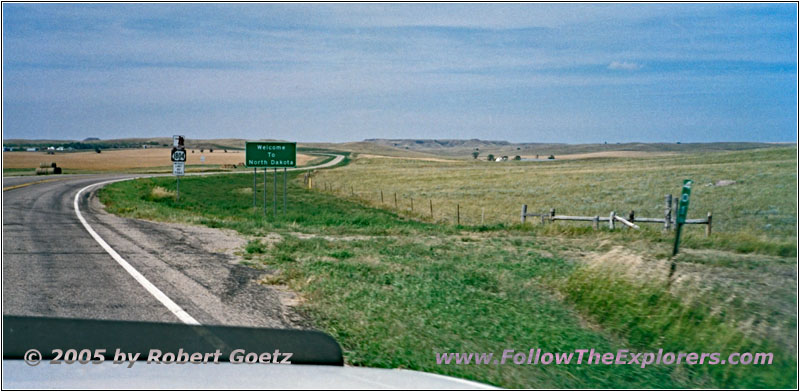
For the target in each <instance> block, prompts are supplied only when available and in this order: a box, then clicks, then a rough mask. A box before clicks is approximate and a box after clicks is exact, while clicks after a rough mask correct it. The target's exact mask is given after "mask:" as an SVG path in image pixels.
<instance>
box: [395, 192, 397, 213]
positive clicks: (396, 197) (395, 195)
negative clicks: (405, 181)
mask: <svg viewBox="0 0 800 392" xmlns="http://www.w3.org/2000/svg"><path fill="white" fill-rule="evenodd" d="M394 209H395V210H396V209H397V192H395V193H394Z"/></svg>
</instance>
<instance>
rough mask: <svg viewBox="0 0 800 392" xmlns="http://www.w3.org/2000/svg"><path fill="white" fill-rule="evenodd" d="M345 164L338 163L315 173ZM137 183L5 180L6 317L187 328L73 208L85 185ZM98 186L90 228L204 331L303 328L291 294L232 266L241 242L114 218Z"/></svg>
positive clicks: (82, 204) (87, 215)
mask: <svg viewBox="0 0 800 392" xmlns="http://www.w3.org/2000/svg"><path fill="white" fill-rule="evenodd" d="M342 159H343V157H341V156H337V158H336V159H334V160H333V161H331V162H328V163H326V164H324V165H320V166H317V167H315V168H319V167H326V166H332V165H335V164H337V163H339V162H340V161H341V160H342ZM303 169H304V170H305V169H308V168H303ZM131 177H133V176H132V175H124V174H104V175H72V176H48V177H46V178H42V177H8V178H4V179H3V187H4V191H3V261H2V266H3V314H5V315H21V316H47V317H67V318H87V319H108V320H134V321H156V322H173V323H174V322H181V320H180V319H179V318H178V317H177V316H176V315H175V313H174V312H173V311H170V309H168V308H167V307H166V306H165V305H164V303H163V301H159V300H158V299H157V298H156V296H154V295H153V293H152V291H148V290H147V289H146V288H145V287H144V286H143V285H142V284H141V283H140V282H139V281H137V280H136V279H135V278H134V277H133V276H132V275H131V273H129V272H128V271H127V270H126V269H125V268H123V267H122V266H121V265H120V264H119V263H118V262H117V261H115V260H114V259H113V258H112V256H111V255H110V254H109V252H107V250H106V249H104V248H103V247H102V246H101V244H100V243H99V242H98V241H97V240H96V239H95V238H93V237H92V236H91V235H90V233H89V232H88V231H87V229H86V228H85V227H84V225H83V224H82V223H81V222H80V220H79V218H78V216H77V214H76V211H75V208H74V206H73V204H74V202H75V196H76V194H77V193H78V192H79V191H80V190H81V189H83V188H84V187H87V186H89V185H92V184H97V183H100V182H103V181H107V180H114V179H123V178H131ZM26 184H29V185H26ZM20 185H23V186H20ZM98 188H99V186H94V187H90V188H89V189H87V190H86V191H85V192H83V193H82V194H81V197H80V198H79V200H78V206H79V209H80V212H81V215H82V216H83V217H84V219H85V220H86V222H87V223H88V224H89V225H90V226H91V228H92V229H93V230H94V231H95V232H96V233H97V234H98V235H99V236H100V237H101V238H102V239H103V240H104V241H105V242H106V243H107V244H108V245H109V246H110V247H111V248H113V250H114V251H116V252H117V253H118V254H119V255H120V256H121V257H122V258H124V260H125V261H127V263H129V264H130V266H132V267H133V268H134V269H135V270H136V271H138V272H139V273H141V275H143V276H144V277H145V278H146V279H147V280H148V281H149V282H151V283H152V285H154V286H155V287H157V288H158V289H159V290H160V291H161V292H163V294H164V295H166V296H167V297H168V298H169V299H170V300H172V301H173V302H174V303H175V304H177V305H178V306H179V307H180V308H181V309H182V310H184V311H185V312H186V313H188V314H189V315H191V317H192V318H194V319H195V320H197V321H198V322H199V323H201V324H216V325H242V326H254V327H273V328H306V325H305V321H304V319H303V317H301V316H300V315H298V314H296V313H295V312H294V311H293V310H292V308H291V307H290V306H287V304H289V303H291V302H292V301H293V300H294V298H293V294H292V293H290V292H288V291H285V290H282V289H280V288H274V287H270V286H266V285H261V284H258V283H257V280H258V279H259V278H260V277H261V276H263V274H265V273H266V272H268V271H259V270H255V269H252V268H248V267H244V266H241V265H239V264H237V263H236V260H237V259H236V256H235V255H234V254H233V252H234V250H235V248H236V247H237V246H239V245H240V244H241V243H242V241H243V240H242V239H241V238H239V237H238V236H236V235H235V234H233V233H226V232H224V231H220V230H213V229H208V228H204V227H196V226H188V225H173V224H161V223H154V222H148V221H142V220H135V219H125V218H120V217H117V216H114V215H110V214H108V213H106V212H105V211H104V210H103V208H102V206H101V205H100V203H99V202H98V201H97V198H96V191H97V189H98Z"/></svg>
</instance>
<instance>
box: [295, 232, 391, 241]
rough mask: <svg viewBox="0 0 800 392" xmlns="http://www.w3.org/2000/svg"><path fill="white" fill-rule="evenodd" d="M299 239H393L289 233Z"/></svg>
mask: <svg viewBox="0 0 800 392" xmlns="http://www.w3.org/2000/svg"><path fill="white" fill-rule="evenodd" d="M289 234H291V235H293V236H295V237H297V238H298V239H301V240H310V239H312V238H321V239H323V240H325V241H369V240H374V239H385V238H392V237H387V236H370V235H341V236H336V235H319V234H309V233H300V232H296V231H294V232H291V233H289Z"/></svg>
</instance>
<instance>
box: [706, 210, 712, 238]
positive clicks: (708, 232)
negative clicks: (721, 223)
mask: <svg viewBox="0 0 800 392" xmlns="http://www.w3.org/2000/svg"><path fill="white" fill-rule="evenodd" d="M707 220H708V223H706V237H710V236H711V211H709V212H708V219H707Z"/></svg>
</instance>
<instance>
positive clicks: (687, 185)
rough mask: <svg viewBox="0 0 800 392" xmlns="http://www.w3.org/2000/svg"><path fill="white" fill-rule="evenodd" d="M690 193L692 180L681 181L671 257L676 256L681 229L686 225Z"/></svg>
mask: <svg viewBox="0 0 800 392" xmlns="http://www.w3.org/2000/svg"><path fill="white" fill-rule="evenodd" d="M691 193H692V180H683V188H682V189H681V198H680V200H679V202H678V211H677V215H676V216H675V244H674V245H673V247H672V255H673V256H675V255H676V254H678V246H679V245H680V242H681V228H682V227H683V225H684V223H686V215H687V212H688V211H689V195H691Z"/></svg>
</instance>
